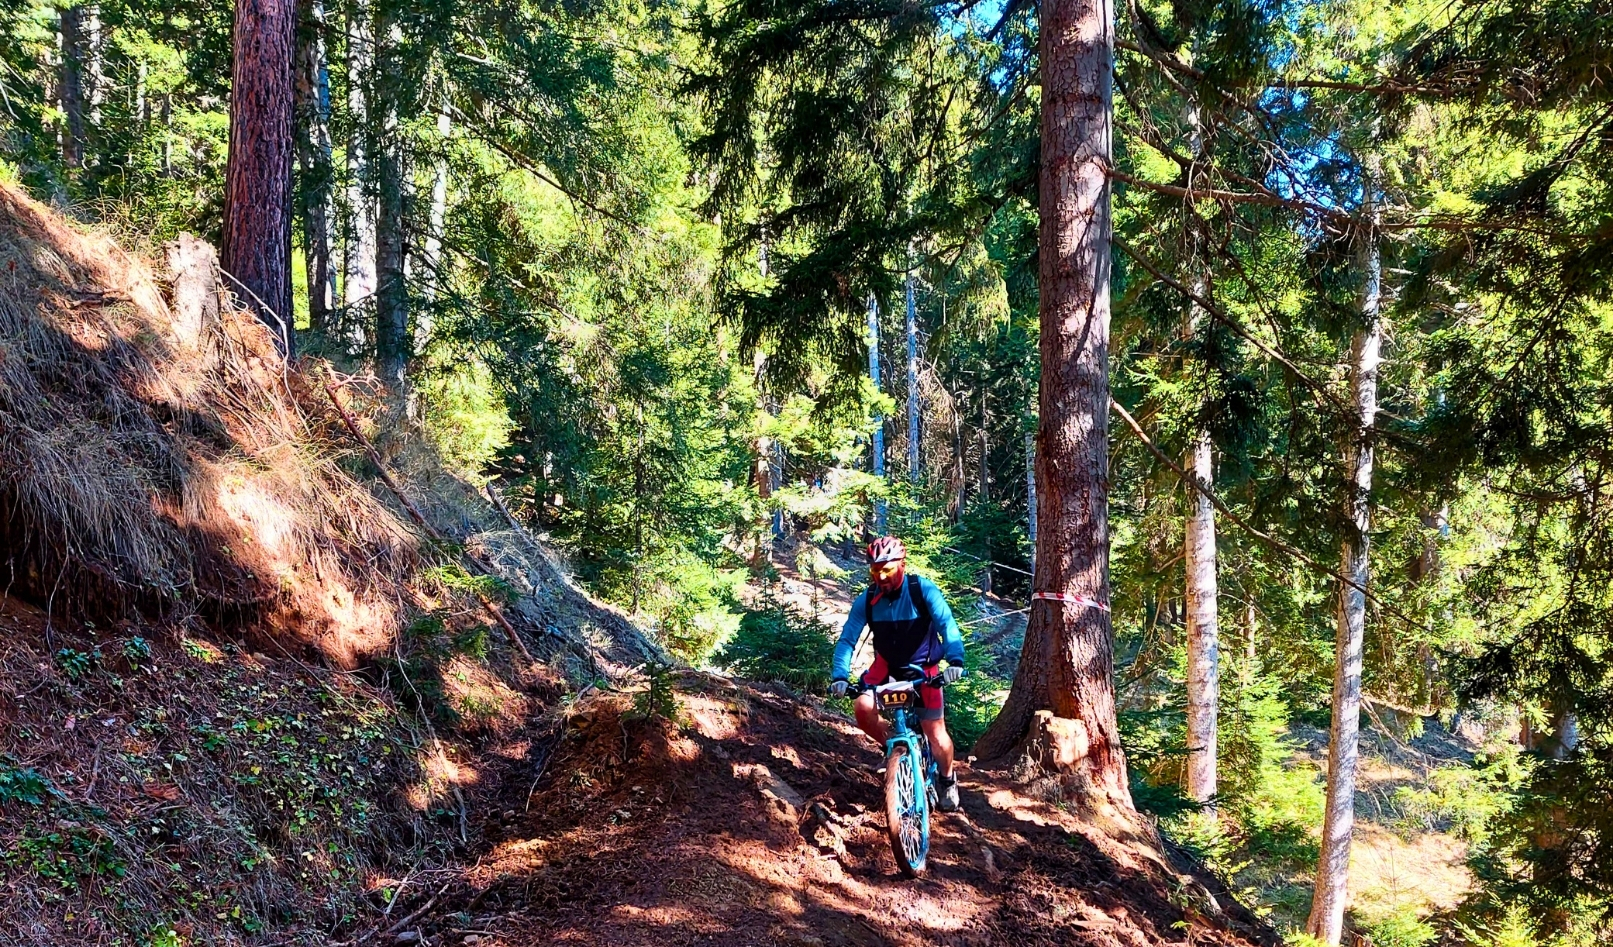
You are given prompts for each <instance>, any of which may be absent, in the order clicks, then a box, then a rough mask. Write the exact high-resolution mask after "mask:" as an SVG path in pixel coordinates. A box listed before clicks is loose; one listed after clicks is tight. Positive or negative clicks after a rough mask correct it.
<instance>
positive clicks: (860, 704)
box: [852, 691, 952, 759]
mask: <svg viewBox="0 0 1613 947" xmlns="http://www.w3.org/2000/svg"><path fill="white" fill-rule="evenodd" d="M852 706H853V707H854V708H855V709H856V711H857V726H859V727H861V728H862V731H863V732H864V733H866V734H868V735H869V736H870V737H873V739H874V742H875V743H877V744H879V746H880V748H881V749H883V748H884V746H885V741H886V739H888V738H889V737H890V733H889V731H888V730H887V729H886V727H885V721H884V719H882V718H881V717H880V716H879V709H878V708H876V707H875V706H874V695H873V693H872V692H869V691H864V692H863V693H861V694H858V695H857V702H856V703H855V704H853V705H852ZM951 751H952V744H951V743H948V744H947V753H948V758H949V759H950V758H951Z"/></svg>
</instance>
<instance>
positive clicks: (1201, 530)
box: [1186, 430, 1221, 803]
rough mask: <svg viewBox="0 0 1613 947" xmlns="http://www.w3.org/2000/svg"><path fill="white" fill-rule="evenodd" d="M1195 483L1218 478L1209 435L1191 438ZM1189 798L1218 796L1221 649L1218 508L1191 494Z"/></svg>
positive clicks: (1200, 799)
mask: <svg viewBox="0 0 1613 947" xmlns="http://www.w3.org/2000/svg"><path fill="white" fill-rule="evenodd" d="M1191 472H1192V474H1193V478H1194V479H1195V480H1198V481H1199V482H1200V483H1202V484H1204V485H1205V486H1206V487H1207V486H1209V485H1210V484H1211V483H1212V482H1213V481H1214V477H1215V467H1214V460H1213V457H1212V453H1211V449H1210V433H1209V432H1208V431H1205V430H1200V431H1198V432H1197V433H1196V434H1195V436H1194V438H1193V459H1192V465H1191ZM1186 533H1187V795H1188V797H1189V798H1191V799H1193V800H1195V801H1197V802H1200V803H1209V802H1210V801H1212V800H1213V799H1214V798H1215V792H1216V771H1215V763H1216V750H1217V742H1216V718H1217V714H1218V713H1219V708H1220V701H1221V643H1220V635H1219V627H1218V621H1217V613H1218V606H1217V600H1216V567H1215V507H1214V506H1213V505H1212V504H1211V503H1210V500H1209V497H1207V496H1206V495H1205V494H1204V493H1202V492H1200V491H1198V490H1192V491H1189V496H1188V516H1187V530H1186Z"/></svg>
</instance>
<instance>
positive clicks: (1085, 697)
mask: <svg viewBox="0 0 1613 947" xmlns="http://www.w3.org/2000/svg"><path fill="white" fill-rule="evenodd" d="M1113 60H1114V10H1113V7H1112V5H1111V3H1110V2H1109V0H1048V2H1046V3H1044V4H1043V6H1042V32H1041V63H1042V77H1043V83H1042V163H1041V185H1040V208H1041V234H1040V246H1041V252H1040V257H1041V270H1040V274H1039V277H1040V278H1039V286H1040V291H1041V292H1040V295H1041V304H1040V305H1041V359H1042V362H1041V364H1042V378H1041V394H1040V399H1041V401H1040V409H1041V410H1040V418H1041V423H1040V429H1039V432H1038V435H1037V445H1036V446H1037V448H1038V449H1037V458H1036V462H1037V480H1038V484H1039V486H1040V487H1041V489H1040V491H1039V493H1038V496H1037V501H1038V506H1039V507H1040V509H1039V516H1038V521H1039V522H1038V525H1039V528H1040V532H1039V533H1038V536H1037V544H1036V570H1035V571H1036V580H1035V588H1036V590H1037V592H1051V593H1062V594H1065V595H1079V596H1083V597H1086V598H1088V599H1092V600H1095V601H1096V602H1098V603H1101V604H1102V605H1103V606H1104V607H1103V608H1098V607H1091V606H1087V605H1081V604H1077V603H1075V602H1059V601H1049V600H1045V599H1043V600H1037V599H1033V600H1032V609H1031V613H1030V615H1031V617H1030V625H1029V627H1028V628H1027V630H1026V633H1025V644H1024V648H1023V650H1022V651H1021V654H1020V660H1019V667H1018V669H1017V670H1016V671H1015V673H1014V683H1013V687H1012V689H1011V690H1010V691H1009V696H1008V700H1007V702H1006V703H1005V704H1004V706H1003V710H1002V713H1001V714H999V715H998V717H997V719H996V720H995V721H993V723H992V725H991V727H990V729H989V730H987V732H986V734H985V735H984V736H983V737H982V738H981V740H980V743H979V744H978V745H977V752H978V753H979V754H980V755H981V756H982V757H985V758H991V757H993V756H1001V755H1003V754H1005V753H1007V752H1008V751H1010V750H1011V749H1014V748H1015V747H1016V746H1021V745H1023V743H1024V740H1025V737H1026V735H1027V731H1028V730H1029V729H1030V727H1031V724H1032V722H1033V718H1035V715H1036V713H1037V711H1040V710H1044V709H1045V710H1051V711H1052V713H1053V715H1054V716H1055V717H1056V718H1063V719H1065V720H1068V721H1070V722H1071V723H1073V724H1076V725H1078V726H1079V728H1080V729H1081V730H1084V731H1085V732H1084V746H1083V752H1082V753H1081V755H1080V758H1079V760H1077V761H1074V762H1070V763H1061V768H1063V769H1064V770H1065V772H1066V773H1067V774H1068V775H1072V776H1076V777H1079V781H1081V782H1084V783H1085V784H1086V787H1085V788H1086V789H1087V790H1088V791H1089V792H1092V793H1094V794H1095V795H1098V796H1102V797H1106V798H1107V799H1108V801H1110V802H1112V803H1115V804H1119V805H1124V806H1125V807H1127V808H1129V807H1130V805H1131V791H1130V785H1129V782H1128V779H1127V775H1126V763H1125V756H1124V754H1123V753H1122V751H1121V748H1120V734H1119V728H1118V726H1117V724H1116V721H1115V697H1114V645H1113V638H1112V631H1111V628H1110V624H1109V613H1108V611H1107V610H1106V609H1107V606H1108V601H1109V516H1108V509H1109V497H1108V488H1109V366H1108V347H1109V316H1110V303H1109V289H1110V287H1109V277H1110V211H1109V177H1108V172H1109V166H1110V158H1111V153H1112V152H1111V142H1112V126H1111V113H1112V91H1113V89H1112V81H1113V80H1112V76H1113ZM1060 758H1061V759H1062V757H1060Z"/></svg>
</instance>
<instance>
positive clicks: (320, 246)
mask: <svg viewBox="0 0 1613 947" xmlns="http://www.w3.org/2000/svg"><path fill="white" fill-rule="evenodd" d="M300 39H301V42H299V43H298V44H297V124H298V126H299V131H300V133H299V134H298V135H297V163H298V166H299V168H300V170H301V172H302V191H301V194H302V238H303V251H302V252H303V262H304V263H305V264H306V268H307V271H308V327H309V329H311V330H312V331H314V332H324V331H326V329H327V328H328V325H327V323H328V322H329V321H330V316H331V311H332V309H333V308H334V307H335V305H336V272H335V269H334V268H333V266H332V264H331V233H330V230H331V220H332V218H333V217H334V216H335V208H334V206H333V205H334V200H335V192H334V187H335V181H334V180H333V176H332V171H331V137H330V67H329V65H328V63H327V60H326V56H325V2H324V0H305V3H304V7H303V21H302V31H301V37H300Z"/></svg>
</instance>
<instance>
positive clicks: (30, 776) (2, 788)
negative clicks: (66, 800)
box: [0, 757, 54, 806]
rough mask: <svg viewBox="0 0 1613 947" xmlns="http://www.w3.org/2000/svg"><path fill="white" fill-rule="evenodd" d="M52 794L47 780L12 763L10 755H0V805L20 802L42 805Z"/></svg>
mask: <svg viewBox="0 0 1613 947" xmlns="http://www.w3.org/2000/svg"><path fill="white" fill-rule="evenodd" d="M53 794H54V791H53V790H52V788H51V785H50V783H49V781H47V780H46V779H45V777H43V776H41V775H39V773H38V772H37V771H35V770H32V769H23V768H21V767H18V766H16V765H14V764H13V761H12V760H11V758H10V757H0V805H3V804H5V803H10V802H21V803H24V804H26V805H30V806H42V805H44V804H45V800H46V799H47V798H49V797H50V796H51V795H53Z"/></svg>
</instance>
